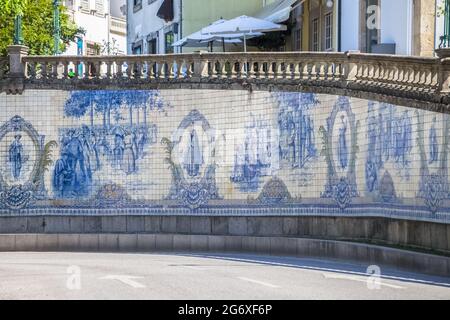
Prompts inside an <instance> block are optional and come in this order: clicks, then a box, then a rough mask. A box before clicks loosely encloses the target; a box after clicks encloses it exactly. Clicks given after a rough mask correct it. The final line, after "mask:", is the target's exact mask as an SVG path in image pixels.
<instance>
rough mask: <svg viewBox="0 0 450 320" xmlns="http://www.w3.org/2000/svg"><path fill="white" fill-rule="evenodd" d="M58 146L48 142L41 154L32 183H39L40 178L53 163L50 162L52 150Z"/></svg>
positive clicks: (54, 142) (53, 142)
mask: <svg viewBox="0 0 450 320" xmlns="http://www.w3.org/2000/svg"><path fill="white" fill-rule="evenodd" d="M57 146H58V144H57V143H56V141H54V140H52V141H49V142H48V143H47V144H46V145H45V147H44V150H43V152H42V155H41V158H40V159H39V164H38V166H37V171H36V174H35V175H34V178H33V183H34V184H37V183H39V181H40V179H41V177H42V176H43V175H44V173H45V172H46V171H48V167H49V166H50V165H51V164H52V163H53V160H52V149H53V148H56V147H57Z"/></svg>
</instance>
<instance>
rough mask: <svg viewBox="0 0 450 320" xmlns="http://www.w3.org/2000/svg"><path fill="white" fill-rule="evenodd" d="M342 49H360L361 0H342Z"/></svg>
mask: <svg viewBox="0 0 450 320" xmlns="http://www.w3.org/2000/svg"><path fill="white" fill-rule="evenodd" d="M341 5H342V8H341V9H342V10H341V12H342V21H341V26H342V29H341V51H348V50H359V0H342V1H341Z"/></svg>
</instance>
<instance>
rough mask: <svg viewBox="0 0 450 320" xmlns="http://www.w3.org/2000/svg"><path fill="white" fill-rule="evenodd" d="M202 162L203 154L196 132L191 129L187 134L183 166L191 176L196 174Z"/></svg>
mask: <svg viewBox="0 0 450 320" xmlns="http://www.w3.org/2000/svg"><path fill="white" fill-rule="evenodd" d="M202 164H203V155H202V150H201V148H200V144H199V141H198V136H197V132H196V131H195V129H193V130H192V131H191V132H190V134H189V140H188V148H187V151H186V153H185V155H184V168H185V169H186V172H187V174H188V175H189V176H191V177H196V176H198V174H199V172H200V167H201V166H202Z"/></svg>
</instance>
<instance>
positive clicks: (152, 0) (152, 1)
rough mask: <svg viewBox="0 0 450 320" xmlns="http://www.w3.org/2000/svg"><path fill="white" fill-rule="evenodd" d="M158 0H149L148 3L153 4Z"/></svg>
mask: <svg viewBox="0 0 450 320" xmlns="http://www.w3.org/2000/svg"><path fill="white" fill-rule="evenodd" d="M156 1H158V0H148V4H152V3H154V2H156Z"/></svg>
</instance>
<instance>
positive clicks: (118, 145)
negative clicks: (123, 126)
mask: <svg viewBox="0 0 450 320" xmlns="http://www.w3.org/2000/svg"><path fill="white" fill-rule="evenodd" d="M124 151H125V141H124V137H123V134H122V133H121V132H116V134H115V135H114V149H113V152H114V164H115V166H116V168H120V167H121V166H122V161H123V154H124Z"/></svg>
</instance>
